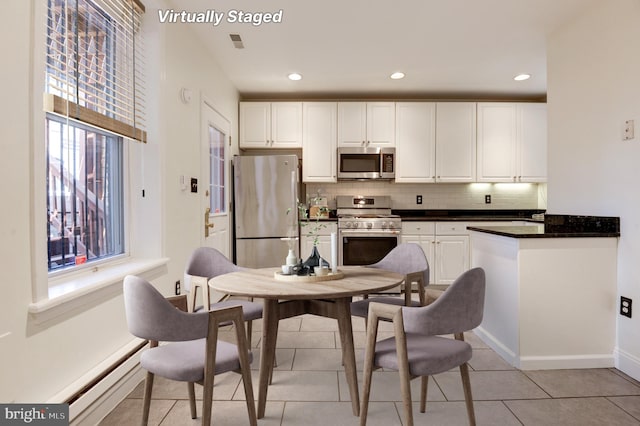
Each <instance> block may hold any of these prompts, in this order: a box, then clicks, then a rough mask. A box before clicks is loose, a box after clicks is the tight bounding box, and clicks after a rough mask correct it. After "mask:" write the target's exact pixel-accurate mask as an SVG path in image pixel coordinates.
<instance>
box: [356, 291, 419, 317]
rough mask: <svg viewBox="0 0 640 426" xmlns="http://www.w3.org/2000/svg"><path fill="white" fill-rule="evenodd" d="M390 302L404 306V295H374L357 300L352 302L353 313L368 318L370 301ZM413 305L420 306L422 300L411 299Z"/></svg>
mask: <svg viewBox="0 0 640 426" xmlns="http://www.w3.org/2000/svg"><path fill="white" fill-rule="evenodd" d="M371 302H378V303H388V304H390V305H397V306H404V296H403V297H372V298H370V299H362V300H358V301H357V302H352V303H351V315H354V316H356V317H362V318H366V317H367V315H369V303H371ZM411 306H420V302H419V301H417V300H412V301H411Z"/></svg>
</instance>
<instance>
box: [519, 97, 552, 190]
mask: <svg viewBox="0 0 640 426" xmlns="http://www.w3.org/2000/svg"><path fill="white" fill-rule="evenodd" d="M516 112H517V114H518V117H517V118H518V120H517V122H518V129H517V130H518V131H517V134H518V150H517V156H518V157H517V161H518V166H519V173H518V182H546V181H547V104H519V105H518V108H517V110H516Z"/></svg>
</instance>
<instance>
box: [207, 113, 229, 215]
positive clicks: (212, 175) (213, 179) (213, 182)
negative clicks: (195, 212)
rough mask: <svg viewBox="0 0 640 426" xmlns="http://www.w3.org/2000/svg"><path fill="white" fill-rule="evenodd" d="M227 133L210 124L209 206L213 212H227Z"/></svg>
mask: <svg viewBox="0 0 640 426" xmlns="http://www.w3.org/2000/svg"><path fill="white" fill-rule="evenodd" d="M224 140H225V134H224V133H222V132H221V131H220V130H218V129H216V128H215V127H213V126H211V125H210V126H209V194H210V197H209V207H210V208H211V213H213V214H223V213H226V212H227V209H226V197H225V185H226V182H225V175H226V170H225V143H224Z"/></svg>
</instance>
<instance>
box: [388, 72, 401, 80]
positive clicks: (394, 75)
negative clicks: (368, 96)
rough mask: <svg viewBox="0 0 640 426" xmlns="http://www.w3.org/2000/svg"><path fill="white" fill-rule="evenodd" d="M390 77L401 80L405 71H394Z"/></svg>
mask: <svg viewBox="0 0 640 426" xmlns="http://www.w3.org/2000/svg"><path fill="white" fill-rule="evenodd" d="M390 77H391V78H392V79H393V80H400V79H401V78H404V73H403V72H394V73H393V74H391V75H390Z"/></svg>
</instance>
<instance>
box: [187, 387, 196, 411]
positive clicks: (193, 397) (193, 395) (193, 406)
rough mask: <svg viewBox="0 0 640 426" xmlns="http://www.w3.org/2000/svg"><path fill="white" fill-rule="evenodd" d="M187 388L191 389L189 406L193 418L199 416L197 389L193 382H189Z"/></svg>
mask: <svg viewBox="0 0 640 426" xmlns="http://www.w3.org/2000/svg"><path fill="white" fill-rule="evenodd" d="M187 390H188V391H189V408H190V409H191V418H192V419H195V418H197V417H198V411H197V410H196V390H195V387H194V384H193V382H188V383H187Z"/></svg>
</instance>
